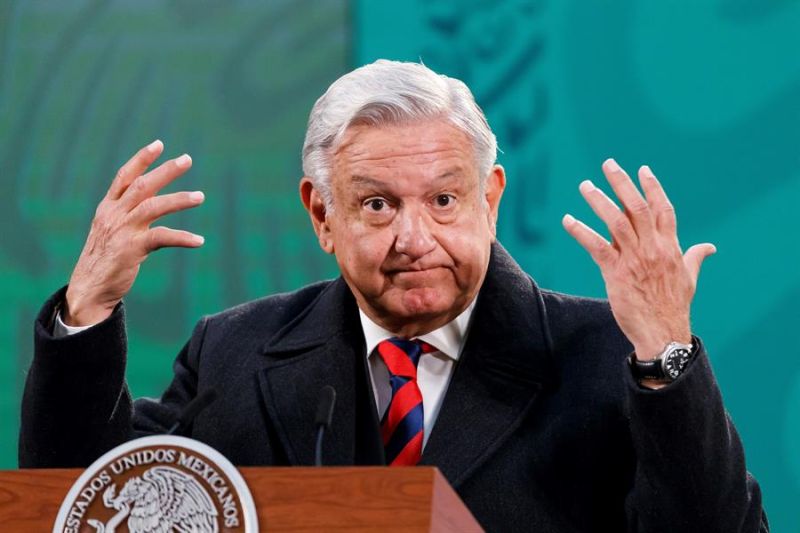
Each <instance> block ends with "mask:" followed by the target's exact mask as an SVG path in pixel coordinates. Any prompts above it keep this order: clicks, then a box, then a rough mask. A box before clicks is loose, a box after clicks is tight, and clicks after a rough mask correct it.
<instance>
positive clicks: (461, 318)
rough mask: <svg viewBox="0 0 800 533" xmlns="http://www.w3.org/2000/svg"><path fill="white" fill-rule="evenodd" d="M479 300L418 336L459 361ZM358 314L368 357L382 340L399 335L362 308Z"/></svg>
mask: <svg viewBox="0 0 800 533" xmlns="http://www.w3.org/2000/svg"><path fill="white" fill-rule="evenodd" d="M477 300H478V299H477V298H473V300H472V302H471V303H470V304H469V305H468V306H467V308H466V309H464V311H463V312H462V313H461V314H460V315H458V316H457V317H456V318H454V319H453V320H451V321H450V322H448V323H447V324H445V325H444V326H442V327H440V328H439V329H435V330H433V331H431V332H429V333H426V334H424V335H420V336H419V337H416V338H418V339H420V340H423V341H425V342H427V343H428V344H430V345H431V346H433V347H434V348H436V349H437V350H439V351H440V352H442V353H443V354H444V355H446V356H447V357H449V358H450V359H452V360H453V361H457V360H458V356H459V355H461V349H462V348H463V347H464V341H465V340H466V337H467V328H468V327H469V320H470V318H471V317H472V310H473V309H474V308H475V302H476V301H477ZM358 314H359V316H360V317H361V327H362V329H363V330H364V339H365V340H366V341H367V357H369V356H370V354H371V353H372V352H373V351H375V347H376V346H378V344H379V343H380V342H381V341H385V340H386V339H390V338H392V337H396V336H397V335H395V334H394V333H392V332H391V331H387V330H385V329H383V328H382V327H381V326H379V325H378V324H376V323H375V322H373V321H372V319H370V318H369V317H368V316H367V315H366V314H365V313H364V311H362V310H361V309H360V308H359V310H358Z"/></svg>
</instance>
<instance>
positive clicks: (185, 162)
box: [175, 154, 192, 168]
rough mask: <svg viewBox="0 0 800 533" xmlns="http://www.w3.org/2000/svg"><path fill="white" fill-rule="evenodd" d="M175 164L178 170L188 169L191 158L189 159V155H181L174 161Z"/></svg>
mask: <svg viewBox="0 0 800 533" xmlns="http://www.w3.org/2000/svg"><path fill="white" fill-rule="evenodd" d="M175 164H176V165H177V166H179V167H180V168H184V167H188V166H189V165H191V164H192V158H191V157H189V154H183V155H182V156H180V157H179V158H178V159H176V160H175Z"/></svg>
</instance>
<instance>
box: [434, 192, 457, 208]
mask: <svg viewBox="0 0 800 533" xmlns="http://www.w3.org/2000/svg"><path fill="white" fill-rule="evenodd" d="M455 200H456V199H455V198H454V197H453V195H451V194H440V195H438V196H437V197H436V205H437V206H438V207H448V206H450V205H451V204H452V203H453V202H455Z"/></svg>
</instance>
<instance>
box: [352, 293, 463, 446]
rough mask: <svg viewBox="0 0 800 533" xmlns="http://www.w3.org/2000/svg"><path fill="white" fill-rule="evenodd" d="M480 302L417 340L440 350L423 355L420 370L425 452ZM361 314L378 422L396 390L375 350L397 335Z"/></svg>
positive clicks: (419, 365) (419, 379) (360, 312)
mask: <svg viewBox="0 0 800 533" xmlns="http://www.w3.org/2000/svg"><path fill="white" fill-rule="evenodd" d="M476 300H477V298H476V299H474V300H472V303H471V304H469V306H468V307H467V308H466V309H465V310H464V312H462V313H461V314H460V315H458V316H457V317H456V318H455V319H453V320H452V321H450V322H448V323H447V324H445V325H444V326H442V327H440V328H439V329H435V330H433V331H431V332H430V333H426V334H425V335H420V336H419V337H416V338H417V339H420V340H423V341H425V342H427V343H428V344H430V345H431V346H433V347H434V348H436V350H437V351H435V352H432V353H427V354H422V355H421V356H420V358H419V364H418V366H417V385H419V391H420V393H422V410H423V413H424V421H425V432H424V435H423V440H422V446H423V448H424V447H425V444H427V442H428V437H429V436H430V434H431V430H433V424H434V423H435V422H436V417H437V416H438V415H439V409H440V408H441V406H442V400H443V399H444V393H445V392H446V391H447V386H448V384H449V383H450V378H451V376H452V375H453V369H454V368H455V364H456V361H458V357H459V356H460V355H461V349H462V348H463V347H464V341H465V340H466V337H467V330H468V328H469V320H470V317H471V316H472V310H473V309H474V308H475V301H476ZM358 312H359V314H360V315H361V327H362V328H363V329H364V339H366V341H367V359H368V361H369V376H370V380H371V382H372V391H373V392H374V394H375V405H376V406H377V407H378V418H379V419H380V418H382V417H383V414H384V413H385V412H386V409H387V408H388V407H389V402H390V401H391V399H392V386H391V384H390V382H389V370H388V369H387V368H386V364H385V363H384V362H383V359H381V356H380V355H378V354H377V352H376V350H375V348H376V347H377V346H378V344H379V343H380V342H381V341H385V340H386V339H389V338H392V337H396V336H397V335H395V334H393V333H392V332H390V331H386V330H385V329H383V328H382V327H380V326H379V325H378V324H376V323H375V322H373V321H372V320H370V318H369V317H368V316H367V315H365V314H364V312H363V311H361V310H360V309H359V311H358Z"/></svg>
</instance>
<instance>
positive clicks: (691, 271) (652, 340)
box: [562, 159, 716, 360]
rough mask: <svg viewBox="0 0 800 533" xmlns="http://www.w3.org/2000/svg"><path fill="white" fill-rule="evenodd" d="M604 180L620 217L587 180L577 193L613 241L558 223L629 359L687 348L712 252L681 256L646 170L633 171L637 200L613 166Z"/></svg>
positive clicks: (696, 249) (570, 221)
mask: <svg viewBox="0 0 800 533" xmlns="http://www.w3.org/2000/svg"><path fill="white" fill-rule="evenodd" d="M603 173H604V174H605V175H606V178H607V179H608V182H609V184H610V185H611V188H612V189H613V190H614V193H615V194H616V196H617V198H619V200H620V201H621V202H622V206H623V208H624V209H620V208H619V207H618V206H617V205H616V204H615V203H614V201H613V200H611V198H609V197H608V196H606V194H605V193H604V192H603V191H602V190H600V189H599V188H597V187H596V186H595V185H594V184H593V183H592V182H591V181H589V180H586V181H584V182H583V183H581V184H580V191H581V194H582V195H583V197H584V198H585V199H586V201H587V202H588V203H589V205H590V206H591V208H592V210H593V211H594V212H595V213H596V214H597V216H598V217H600V219H602V220H603V222H605V224H606V226H607V227H608V230H609V232H610V233H611V237H612V241H611V242H610V243H609V242H608V241H607V240H606V239H604V238H603V237H601V236H600V235H599V234H598V233H597V232H595V231H594V230H592V229H591V228H590V227H588V226H587V225H586V224H584V223H583V222H581V221H579V220H576V219H575V218H573V217H572V216H571V215H565V216H564V219H563V220H562V223H563V225H564V228H565V229H566V230H567V232H569V234H570V235H572V236H573V237H574V238H575V240H577V241H578V243H580V245H581V246H583V247H584V248H585V249H586V251H587V252H589V254H590V255H591V256H592V259H593V260H594V262H595V263H597V265H598V266H599V267H600V272H601V273H602V275H603V279H604V280H605V283H606V291H607V293H608V300H609V303H610V305H611V311H612V312H613V314H614V318H615V319H616V321H617V323H618V324H619V327H620V328H621V329H622V332H623V333H624V334H625V336H626V337H627V338H628V340H629V341H630V342H631V344H633V347H634V350H635V351H636V357H637V358H638V359H641V360H651V359H654V358H655V357H657V356H658V355H659V354H660V353H661V352H662V351H663V350H664V348H665V347H666V345H667V344H668V343H670V342H672V341H677V342H682V343H686V344H689V343H691V339H692V337H691V326H690V324H689V308H690V306H691V302H692V298H693V297H694V293H695V289H696V287H697V277H698V275H699V273H700V265H701V264H702V263H703V260H704V259H705V258H706V257H708V256H709V255H711V254H713V253H715V252H716V248H715V247H714V245H713V244H708V243H706V244H697V245H694V246H692V247H691V248H689V249H688V250H687V251H686V253H685V254H684V253H682V252H681V247H680V244H679V242H678V234H677V223H676V218H675V210H674V208H673V207H672V204H671V203H670V201H669V199H668V198H667V195H666V194H665V193H664V189H663V188H662V187H661V184H660V183H659V182H658V180H657V179H656V177H655V176H654V175H653V173H652V172H651V171H650V168H649V167H648V166H643V167H641V168H640V169H639V184H640V185H641V187H642V190H643V191H644V193H645V196H644V197H642V195H641V194H640V193H639V190H638V189H637V188H636V185H635V184H634V183H633V181H632V180H631V179H630V177H628V175H627V174H626V173H625V171H624V170H623V169H622V168H620V166H619V165H618V164H617V163H616V162H615V161H614V160H613V159H608V160H607V161H606V162H605V163H603Z"/></svg>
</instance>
